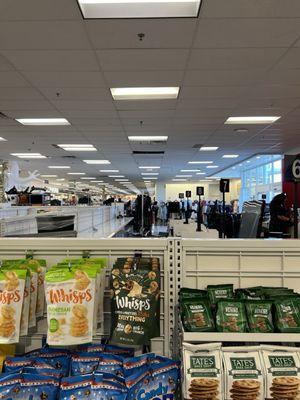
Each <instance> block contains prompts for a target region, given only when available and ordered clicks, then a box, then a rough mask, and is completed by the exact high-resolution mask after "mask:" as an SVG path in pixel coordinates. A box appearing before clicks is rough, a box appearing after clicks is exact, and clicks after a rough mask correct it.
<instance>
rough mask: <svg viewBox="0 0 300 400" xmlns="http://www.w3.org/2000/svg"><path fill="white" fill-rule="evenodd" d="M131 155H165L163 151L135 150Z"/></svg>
mask: <svg viewBox="0 0 300 400" xmlns="http://www.w3.org/2000/svg"><path fill="white" fill-rule="evenodd" d="M132 154H139V155H141V154H142V155H147V154H148V155H153V154H154V155H159V154H165V152H164V151H137V150H135V151H133V152H132Z"/></svg>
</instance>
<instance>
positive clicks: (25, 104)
mask: <svg viewBox="0 0 300 400" xmlns="http://www.w3.org/2000/svg"><path fill="white" fill-rule="evenodd" d="M0 110H4V111H5V110H54V107H53V106H52V105H51V104H50V103H49V102H48V101H43V100H38V101H36V100H25V101H21V100H0ZM16 118H17V116H16ZM28 118H30V116H28Z"/></svg>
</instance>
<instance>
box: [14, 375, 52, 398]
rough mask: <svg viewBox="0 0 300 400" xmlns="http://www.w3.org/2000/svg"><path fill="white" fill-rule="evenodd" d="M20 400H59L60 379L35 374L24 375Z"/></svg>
mask: <svg viewBox="0 0 300 400" xmlns="http://www.w3.org/2000/svg"><path fill="white" fill-rule="evenodd" d="M22 378H23V379H22V382H21V397H20V399H24V400H25V399H26V400H27V399H28V400H57V396H58V393H59V379H56V378H55V377H46V376H40V375H33V374H23V376H22Z"/></svg>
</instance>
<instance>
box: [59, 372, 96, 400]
mask: <svg viewBox="0 0 300 400" xmlns="http://www.w3.org/2000/svg"><path fill="white" fill-rule="evenodd" d="M92 383H93V375H84V376H70V377H68V378H63V379H62V381H61V384H60V397H59V399H60V400H90V399H92V397H91V386H92Z"/></svg>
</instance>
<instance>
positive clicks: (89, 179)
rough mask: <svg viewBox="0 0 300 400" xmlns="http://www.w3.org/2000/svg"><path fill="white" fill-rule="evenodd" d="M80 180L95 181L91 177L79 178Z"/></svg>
mask: <svg viewBox="0 0 300 400" xmlns="http://www.w3.org/2000/svg"><path fill="white" fill-rule="evenodd" d="M80 179H82V180H86V181H91V180H93V179H96V178H93V177H91V176H84V177H83V178H80Z"/></svg>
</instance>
